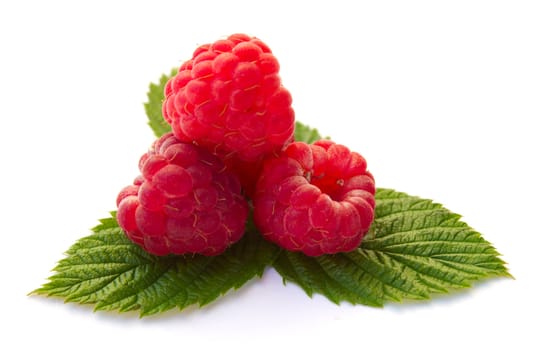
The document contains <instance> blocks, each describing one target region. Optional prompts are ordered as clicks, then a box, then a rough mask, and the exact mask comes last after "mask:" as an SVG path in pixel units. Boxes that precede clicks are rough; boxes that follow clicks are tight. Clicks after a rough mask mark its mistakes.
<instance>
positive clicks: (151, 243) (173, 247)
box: [117, 133, 248, 255]
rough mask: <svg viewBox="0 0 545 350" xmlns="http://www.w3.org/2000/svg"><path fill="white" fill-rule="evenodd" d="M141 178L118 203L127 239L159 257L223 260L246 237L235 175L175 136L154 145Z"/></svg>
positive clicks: (243, 205)
mask: <svg viewBox="0 0 545 350" xmlns="http://www.w3.org/2000/svg"><path fill="white" fill-rule="evenodd" d="M139 168H140V171H141V174H142V175H141V176H138V177H137V178H136V180H135V181H134V183H133V185H130V186H127V187H125V188H124V189H122V190H121V192H120V193H119V195H118V197H117V206H118V211H117V220H118V222H119V225H120V227H121V228H122V229H123V230H124V231H125V233H126V234H127V237H128V238H129V239H131V240H132V241H133V242H135V243H137V244H138V245H140V246H141V247H142V248H144V250H146V251H147V252H149V253H151V254H154V255H167V254H186V253H199V254H203V255H218V254H221V253H222V252H223V251H224V250H225V249H226V248H227V247H229V246H230V245H231V244H233V243H234V242H236V241H238V240H239V239H240V238H241V237H242V235H243V234H244V228H245V224H246V219H247V216H248V203H247V202H246V200H245V198H244V197H243V196H242V195H241V187H240V183H239V181H238V179H237V178H236V176H235V175H234V174H232V173H231V172H230V171H228V170H227V169H226V167H225V165H224V164H223V162H222V161H221V160H220V159H219V158H217V157H216V156H214V155H212V154H211V153H210V152H208V151H206V150H204V149H201V148H199V147H197V146H195V145H193V144H188V143H183V142H181V141H179V140H177V139H176V138H175V137H174V135H172V133H168V134H165V135H164V136H162V137H161V138H159V139H158V140H157V141H155V142H154V144H153V145H152V147H151V149H150V150H149V151H148V153H146V154H144V155H143V156H142V157H141V159H140V163H139Z"/></svg>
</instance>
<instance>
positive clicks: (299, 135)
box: [294, 121, 323, 143]
mask: <svg viewBox="0 0 545 350" xmlns="http://www.w3.org/2000/svg"><path fill="white" fill-rule="evenodd" d="M294 136H295V141H301V142H305V143H313V142H314V141H317V140H320V139H322V138H323V137H322V135H320V133H319V132H318V130H317V129H314V128H311V127H310V126H308V125H305V124H303V123H300V122H299V121H296V122H295V135H294Z"/></svg>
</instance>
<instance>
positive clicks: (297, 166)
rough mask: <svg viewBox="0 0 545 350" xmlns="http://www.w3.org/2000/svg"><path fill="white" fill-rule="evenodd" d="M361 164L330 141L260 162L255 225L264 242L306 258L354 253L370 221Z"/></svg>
mask: <svg viewBox="0 0 545 350" xmlns="http://www.w3.org/2000/svg"><path fill="white" fill-rule="evenodd" d="M374 195H375V182H374V179H373V176H372V175H371V173H369V171H368V170H367V163H366V161H365V159H364V158H363V157H362V156H361V155H359V154H358V153H356V152H351V151H350V150H349V149H348V148H347V147H345V146H342V145H339V144H335V143H333V142H331V141H329V140H320V141H317V142H315V143H314V144H312V145H308V144H306V143H303V142H294V143H292V144H290V145H289V146H288V147H287V148H286V149H285V150H284V151H283V152H282V154H280V155H279V156H278V157H273V158H271V159H268V160H266V161H265V163H264V166H263V171H262V174H261V176H260V177H259V180H258V182H257V185H256V193H255V197H254V200H253V203H254V220H255V223H256V225H257V227H258V228H259V229H260V231H261V232H262V234H263V235H264V237H265V238H267V239H269V240H270V241H272V242H275V243H277V244H278V245H280V246H281V247H283V248H285V249H288V250H291V251H300V252H303V253H304V254H306V255H309V256H318V255H322V254H333V253H339V252H348V251H352V250H354V249H356V248H357V247H358V246H359V244H360V243H361V240H362V239H363V237H364V235H365V234H366V233H367V231H368V230H369V227H370V226H371V223H372V221H373V217H374V208H375V198H374Z"/></svg>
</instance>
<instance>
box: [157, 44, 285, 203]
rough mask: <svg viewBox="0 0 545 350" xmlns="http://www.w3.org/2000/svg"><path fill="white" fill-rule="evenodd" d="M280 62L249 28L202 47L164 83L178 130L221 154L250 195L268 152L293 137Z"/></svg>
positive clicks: (168, 115)
mask: <svg viewBox="0 0 545 350" xmlns="http://www.w3.org/2000/svg"><path fill="white" fill-rule="evenodd" d="M279 68H280V66H279V64H278V61H277V59H276V58H275V56H274V55H273V54H272V52H271V50H270V48H269V47H268V46H267V45H266V44H265V43H263V41H261V40H259V39H257V38H253V37H250V36H248V35H245V34H233V35H231V36H229V37H227V38H226V39H223V40H218V41H216V42H214V43H211V44H205V45H202V46H200V47H198V48H197V49H196V50H195V52H194V53H193V57H192V58H191V59H190V60H188V61H186V62H185V63H183V64H182V65H181V67H180V69H179V72H178V73H177V75H176V76H174V77H173V78H171V79H170V80H169V81H168V82H167V84H166V86H165V100H164V102H163V116H164V118H165V120H166V121H167V122H168V123H169V124H170V125H171V127H172V130H173V133H174V135H176V137H177V138H178V139H180V140H182V141H185V142H193V143H195V144H197V145H199V146H201V147H204V148H206V149H208V150H209V151H210V152H212V153H213V154H215V155H217V156H219V157H220V158H221V159H222V160H223V161H224V162H225V163H226V164H227V166H228V167H229V168H230V169H231V170H233V171H234V172H236V173H237V175H238V176H239V178H240V180H241V182H242V184H243V187H244V189H245V190H246V192H247V194H249V195H251V193H252V192H253V186H254V184H255V181H256V178H257V176H258V174H259V169H260V165H261V161H262V160H263V159H264V157H266V156H269V155H271V154H275V153H277V152H279V151H280V150H281V149H282V148H284V147H285V146H286V145H287V144H288V143H289V142H292V141H293V132H294V128H295V117H294V112H293V109H292V107H291V103H292V98H291V95H290V93H289V91H288V90H287V89H286V88H285V87H284V86H282V83H281V80H280V76H279V74H278V72H279Z"/></svg>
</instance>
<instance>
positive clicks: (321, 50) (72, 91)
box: [0, 0, 545, 349]
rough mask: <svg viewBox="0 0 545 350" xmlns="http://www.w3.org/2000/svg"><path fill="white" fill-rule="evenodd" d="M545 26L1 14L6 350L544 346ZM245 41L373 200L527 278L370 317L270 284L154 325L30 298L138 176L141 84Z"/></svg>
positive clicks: (536, 17)
mask: <svg viewBox="0 0 545 350" xmlns="http://www.w3.org/2000/svg"><path fill="white" fill-rule="evenodd" d="M544 18H545V9H544V4H543V2H542V1H478V0H472V1H464V0H457V1H373V2H363V1H353V2H348V1H340V0H337V1H328V2H325V1H308V2H307V1H301V2H296V1H294V0H290V1H286V2H282V1H266V2H260V1H248V2H243V1H217V2H207V1H196V0H194V1H177V2H174V1H173V2H165V1H149V2H146V3H144V2H139V1H127V2H120V1H118V2H114V1H96V0H95V1H89V2H83V1H77V2H76V1H66V2H59V1H2V3H1V4H0V47H1V53H0V101H1V104H0V113H1V122H0V123H1V124H0V142H1V147H0V150H1V151H0V152H1V158H0V162H1V163H0V164H1V170H0V188H1V192H0V205H1V208H0V219H1V221H0V223H1V226H0V237H1V241H0V244H1V247H2V249H1V254H0V259H1V263H0V269H1V279H2V287H1V288H0V293H1V295H0V303H1V305H2V306H1V310H0V319H1V320H2V323H3V325H2V326H1V329H2V330H1V331H0V333H1V336H0V348H2V349H11V348H17V349H19V348H25V349H28V348H43V349H69V348H79V349H111V348H123V349H140V348H142V349H163V348H169V349H175V348H180V349H190V348H195V347H198V348H213V347H214V348H218V347H222V348H234V346H235V344H237V348H252V349H254V348H255V349H260V348H272V349H281V348H283V349H287V348H289V346H291V345H296V346H299V348H301V347H302V346H303V345H305V346H306V347H305V349H306V348H321V347H324V348H325V347H327V348H335V349H342V348H344V347H348V346H357V347H358V348H363V349H365V348H368V349H379V348H380V349H382V348H388V349H398V348H401V347H402V348H406V349H432V348H445V349H458V348H460V347H463V348H467V349H476V348H478V347H486V348H487V349H490V348H500V346H501V347H502V348H506V347H510V348H512V347H518V348H524V349H538V348H539V349H543V348H544V346H545V344H544V340H543V334H539V333H542V332H543V328H542V327H543V322H542V321H543V313H544V311H545V309H544V306H543V287H542V282H541V281H542V280H543V267H544V263H543V254H542V252H543V249H544V248H543V245H544V244H545V240H544V239H543V236H544V234H545V232H544V231H545V230H544V228H543V226H544V225H543V223H544V220H543V218H544V217H545V216H544V212H545V205H544V204H543V203H544V202H543V198H544V195H545V191H544V186H543V179H544V178H545V173H544V171H543V160H544V159H543V158H544V157H543V149H544V146H545V145H544V141H543V134H544V131H545V128H544V127H543V126H542V124H541V120H542V119H543V118H544V117H545V21H544V20H543V19H544ZM234 32H245V33H248V34H251V35H254V36H257V37H259V38H261V39H262V40H263V41H265V42H266V43H268V45H269V46H270V47H271V48H272V50H273V52H274V53H275V54H276V55H277V57H278V59H279V61H280V64H281V75H282V78H283V82H284V84H285V86H286V87H287V88H288V89H289V90H290V91H291V92H292V95H293V98H294V108H295V110H296V115H297V118H298V119H299V120H301V121H303V122H305V123H308V124H311V125H313V126H315V127H317V128H319V129H320V130H321V131H322V132H323V133H324V134H327V135H330V136H331V137H332V138H333V139H334V140H335V141H337V142H339V143H344V144H345V145H347V146H349V147H351V148H352V149H353V150H356V151H358V152H360V153H362V154H363V155H364V156H365V157H366V158H367V161H368V163H369V168H370V170H371V171H372V172H373V174H374V175H375V177H376V179H377V185H378V186H380V187H390V188H395V189H397V190H400V191H404V192H408V193H410V194H413V195H419V196H421V197H425V198H432V199H435V200H436V201H438V202H440V203H443V204H444V205H445V206H446V207H447V208H449V209H451V210H453V211H455V212H458V213H461V214H463V216H464V220H465V221H466V222H467V223H468V224H470V225H471V226H472V227H474V228H475V229H477V230H478V231H480V232H481V233H482V234H483V235H484V237H485V238H486V239H487V240H489V241H490V242H492V243H493V244H494V246H495V247H496V248H497V249H498V250H499V251H500V252H501V253H502V254H503V258H504V259H505V260H506V261H508V262H509V265H508V266H509V269H510V271H511V273H512V274H513V275H514V276H515V277H516V279H515V280H510V279H495V280H489V281H488V282H485V283H480V284H479V285H478V286H477V287H476V288H473V289H470V290H467V291H464V292H462V293H457V294H456V295H454V296H448V297H440V298H437V299H434V300H433V301H430V302H424V303H409V304H403V305H394V304H390V305H387V306H386V307H384V308H383V309H374V308H369V307H365V306H352V305H348V304H342V305H340V306H337V305H334V304H332V303H330V302H329V301H327V300H326V299H325V298H323V297H321V296H315V297H314V298H312V299H311V298H308V297H307V296H306V295H305V294H304V293H303V291H302V290H301V289H299V288H298V287H296V286H294V285H292V284H288V285H287V286H283V285H282V282H281V279H280V278H279V276H278V275H277V274H276V273H275V272H274V271H272V270H268V271H267V272H266V273H265V275H264V277H263V278H262V279H261V280H254V281H252V282H251V283H249V284H247V285H246V286H244V287H243V288H242V289H241V290H239V291H237V292H231V293H229V294H228V296H227V297H224V298H222V299H220V300H219V301H217V302H215V303H214V304H212V305H210V306H207V307H205V308H204V309H200V310H199V309H197V308H191V309H189V310H187V311H186V312H183V313H179V312H176V311H172V312H168V313H166V314H164V315H160V316H154V317H149V318H145V319H139V318H138V317H137V315H136V314H134V313H129V314H123V315H120V314H117V313H112V312H96V313H93V311H92V307H89V306H81V305H76V304H64V303H63V302H62V300H59V299H54V298H44V297H40V296H27V293H28V292H30V291H31V290H33V289H35V288H37V287H39V286H40V285H41V284H42V283H44V282H46V277H48V276H49V275H50V274H51V272H50V269H51V268H52V267H53V266H54V265H55V264H56V262H57V261H58V260H60V259H62V257H63V252H64V251H65V250H66V249H67V248H68V247H69V246H70V245H71V244H72V243H73V242H75V241H76V240H77V239H78V238H80V237H83V236H85V235H87V234H89V231H88V229H89V228H90V227H92V226H94V225H95V223H96V219H98V218H101V217H105V216H107V213H108V211H109V210H112V209H114V208H115V203H114V199H115V196H116V195H117V192H118V190H119V189H120V188H121V187H123V186H124V185H125V184H128V183H129V182H130V181H131V180H132V178H133V177H134V176H135V174H136V172H137V166H136V164H137V163H136V162H137V160H138V158H139V156H140V155H141V154H142V153H143V152H144V151H145V150H146V149H147V147H148V145H149V144H150V143H151V142H152V141H153V139H154V137H153V134H152V133H151V131H150V130H149V129H148V127H147V125H146V116H145V114H144V109H143V105H142V104H143V102H144V101H145V99H146V92H147V88H148V83H149V82H150V81H155V80H157V79H158V77H159V76H160V75H161V74H162V73H164V72H167V71H169V70H170V68H171V67H174V66H177V65H179V64H181V63H182V62H183V61H184V60H185V59H187V58H189V56H190V55H191V53H192V51H193V49H194V48H195V47H196V46H197V45H199V44H203V43H206V42H210V41H214V40H216V39H218V38H220V37H222V36H226V35H229V34H231V33H234ZM8 344H10V345H8ZM439 344H441V345H439ZM307 346H308V347H307Z"/></svg>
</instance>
